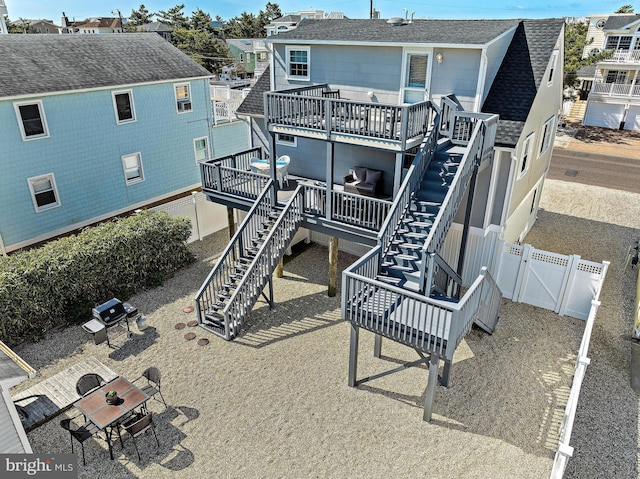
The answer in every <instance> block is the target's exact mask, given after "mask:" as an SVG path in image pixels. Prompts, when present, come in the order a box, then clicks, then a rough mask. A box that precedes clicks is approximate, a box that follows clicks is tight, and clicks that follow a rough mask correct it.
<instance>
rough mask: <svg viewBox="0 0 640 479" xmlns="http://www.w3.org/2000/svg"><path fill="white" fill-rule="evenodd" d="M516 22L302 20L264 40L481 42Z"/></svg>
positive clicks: (462, 43) (511, 26) (476, 43)
mask: <svg viewBox="0 0 640 479" xmlns="http://www.w3.org/2000/svg"><path fill="white" fill-rule="evenodd" d="M517 24H518V20H414V21H413V22H412V23H406V24H404V25H400V26H396V27H394V26H391V25H389V24H388V23H387V21H386V20H362V19H322V20H309V19H305V20H302V21H301V22H300V24H299V25H298V28H296V29H295V30H290V31H288V32H282V33H279V34H278V35H277V36H274V37H269V38H267V41H273V42H286V41H290V40H303V41H314V40H318V41H342V42H363V43H364V42H367V43H371V42H374V43H375V42H381V43H386V44H389V43H398V44H407V43H440V44H444V43H448V44H460V45H483V44H485V43H487V42H489V41H491V40H493V39H494V38H496V37H498V36H499V35H501V34H503V33H504V32H506V31H507V30H509V29H510V28H513V27H515V26H516V25H517Z"/></svg>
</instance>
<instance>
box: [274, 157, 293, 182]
mask: <svg viewBox="0 0 640 479" xmlns="http://www.w3.org/2000/svg"><path fill="white" fill-rule="evenodd" d="M290 162H291V157H289V155H282V156H280V157H279V158H278V159H277V160H276V174H277V176H278V182H279V183H280V187H281V188H282V184H283V183H286V184H287V186H289V173H288V170H289V163H290ZM283 163H284V165H283V166H278V164H280V165H282V164H283Z"/></svg>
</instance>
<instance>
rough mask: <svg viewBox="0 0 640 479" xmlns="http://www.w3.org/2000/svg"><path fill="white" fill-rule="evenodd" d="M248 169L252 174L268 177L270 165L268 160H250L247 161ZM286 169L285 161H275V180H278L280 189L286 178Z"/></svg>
mask: <svg viewBox="0 0 640 479" xmlns="http://www.w3.org/2000/svg"><path fill="white" fill-rule="evenodd" d="M249 167H250V168H251V171H253V172H254V173H261V174H263V175H268V174H269V171H270V169H271V163H270V162H269V160H263V159H261V158H251V159H250V160H249ZM288 168H289V163H288V162H287V161H282V160H276V178H277V179H278V183H279V184H280V188H282V182H283V180H284V178H285V177H286V176H287V170H288Z"/></svg>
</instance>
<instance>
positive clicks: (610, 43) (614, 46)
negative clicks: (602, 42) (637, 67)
mask: <svg viewBox="0 0 640 479" xmlns="http://www.w3.org/2000/svg"><path fill="white" fill-rule="evenodd" d="M631 38H632V37H629V36H624V37H620V36H618V35H611V36H609V37H607V44H606V46H605V49H606V50H629V48H631Z"/></svg>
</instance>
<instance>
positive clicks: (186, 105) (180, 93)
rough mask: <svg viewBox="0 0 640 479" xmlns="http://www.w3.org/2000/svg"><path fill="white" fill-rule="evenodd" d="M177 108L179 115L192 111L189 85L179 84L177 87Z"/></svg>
mask: <svg viewBox="0 0 640 479" xmlns="http://www.w3.org/2000/svg"><path fill="white" fill-rule="evenodd" d="M175 92H176V107H177V109H178V113H186V112H188V111H191V109H192V107H191V88H190V87H189V84H188V83H178V84H177V85H175Z"/></svg>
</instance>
